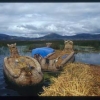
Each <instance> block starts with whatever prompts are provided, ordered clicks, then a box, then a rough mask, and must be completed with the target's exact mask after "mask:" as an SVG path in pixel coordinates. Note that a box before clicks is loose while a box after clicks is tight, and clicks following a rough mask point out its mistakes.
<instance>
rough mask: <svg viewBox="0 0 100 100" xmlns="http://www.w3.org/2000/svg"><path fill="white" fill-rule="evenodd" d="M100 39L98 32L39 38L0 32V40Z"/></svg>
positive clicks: (53, 34)
mask: <svg viewBox="0 0 100 100" xmlns="http://www.w3.org/2000/svg"><path fill="white" fill-rule="evenodd" d="M67 39H69V40H100V34H94V35H92V34H86V33H81V34H77V35H74V36H61V35H58V34H56V33H51V34H48V35H45V36H44V37H40V38H28V37H17V36H10V35H6V34H0V40H19V41H23V40H27V41H29V40H67Z"/></svg>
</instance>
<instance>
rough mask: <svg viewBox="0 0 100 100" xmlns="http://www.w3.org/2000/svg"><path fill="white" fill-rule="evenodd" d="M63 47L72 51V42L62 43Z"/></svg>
mask: <svg viewBox="0 0 100 100" xmlns="http://www.w3.org/2000/svg"><path fill="white" fill-rule="evenodd" d="M64 44H65V47H64V49H66V50H69V51H72V50H73V41H70V40H67V41H64Z"/></svg>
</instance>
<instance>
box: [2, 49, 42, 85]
mask: <svg viewBox="0 0 100 100" xmlns="http://www.w3.org/2000/svg"><path fill="white" fill-rule="evenodd" d="M11 49H12V50H11V51H12V52H10V53H11V56H10V57H5V58H4V74H5V75H6V77H7V78H8V80H9V81H10V82H12V83H14V84H16V85H18V86H31V85H36V84H39V83H40V82H41V81H42V80H43V73H42V71H41V67H40V64H39V63H38V61H37V60H35V59H34V58H32V57H29V56H20V55H19V54H18V52H16V51H17V48H16V47H13V48H11ZM15 49H16V50H15Z"/></svg>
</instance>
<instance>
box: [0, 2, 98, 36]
mask: <svg viewBox="0 0 100 100" xmlns="http://www.w3.org/2000/svg"><path fill="white" fill-rule="evenodd" d="M99 21H100V3H0V33H6V34H9V35H15V36H26V37H40V36H44V35H46V34H48V33H51V32H56V33H58V34H61V35H75V34H78V33H91V34H95V33H99V32H100V31H99V30H100V25H99Z"/></svg>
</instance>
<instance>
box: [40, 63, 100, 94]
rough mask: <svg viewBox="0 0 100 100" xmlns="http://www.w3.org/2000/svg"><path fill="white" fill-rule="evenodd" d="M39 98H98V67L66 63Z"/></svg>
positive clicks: (99, 91)
mask: <svg viewBox="0 0 100 100" xmlns="http://www.w3.org/2000/svg"><path fill="white" fill-rule="evenodd" d="M51 80H52V81H53V83H52V84H51V85H50V86H48V87H43V89H44V92H43V93H42V94H41V95H40V96H100V66H93V65H88V64H81V63H68V64H67V65H66V66H65V67H64V68H63V71H62V72H61V74H60V75H59V76H58V78H52V79H51Z"/></svg>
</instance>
